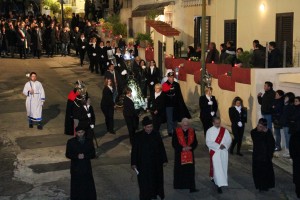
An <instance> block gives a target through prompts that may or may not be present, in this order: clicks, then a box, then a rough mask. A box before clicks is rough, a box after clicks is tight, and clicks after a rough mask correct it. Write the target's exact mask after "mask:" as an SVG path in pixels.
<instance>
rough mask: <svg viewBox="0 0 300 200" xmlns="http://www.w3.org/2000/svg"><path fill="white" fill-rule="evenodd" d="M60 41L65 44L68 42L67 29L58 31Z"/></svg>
mask: <svg viewBox="0 0 300 200" xmlns="http://www.w3.org/2000/svg"><path fill="white" fill-rule="evenodd" d="M60 41H61V42H62V43H65V44H66V43H70V33H69V32H68V31H66V32H64V31H62V32H61V33H60Z"/></svg>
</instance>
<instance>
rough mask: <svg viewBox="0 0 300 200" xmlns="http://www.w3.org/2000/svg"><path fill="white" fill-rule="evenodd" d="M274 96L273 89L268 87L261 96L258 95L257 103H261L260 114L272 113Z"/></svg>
mask: <svg viewBox="0 0 300 200" xmlns="http://www.w3.org/2000/svg"><path fill="white" fill-rule="evenodd" d="M274 98H275V91H274V90H273V89H270V90H269V91H266V92H265V93H264V94H263V95H262V96H258V97H257V99H258V103H259V104H260V105H261V114H263V115H270V114H272V104H273V101H274Z"/></svg>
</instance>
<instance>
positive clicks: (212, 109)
mask: <svg viewBox="0 0 300 200" xmlns="http://www.w3.org/2000/svg"><path fill="white" fill-rule="evenodd" d="M199 106H200V119H201V122H202V125H203V129H204V136H206V132H207V130H208V129H209V128H210V127H212V119H213V117H215V116H217V111H218V103H217V101H216V98H215V96H213V95H212V88H211V87H207V88H205V95H203V96H200V98H199Z"/></svg>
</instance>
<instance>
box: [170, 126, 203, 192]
mask: <svg viewBox="0 0 300 200" xmlns="http://www.w3.org/2000/svg"><path fill="white" fill-rule="evenodd" d="M183 133H184V137H185V140H186V143H187V137H188V131H183ZM194 134H195V131H194ZM172 145H173V148H174V149H175V160H174V182H173V187H174V189H195V188H196V184H195V159H194V150H195V148H196V147H197V146H198V141H197V138H196V134H195V139H194V142H193V143H192V144H191V145H190V146H191V147H192V149H191V151H192V153H193V163H191V164H184V165H181V152H182V148H183V147H182V146H181V145H180V144H179V142H178V137H177V134H173V138H172Z"/></svg>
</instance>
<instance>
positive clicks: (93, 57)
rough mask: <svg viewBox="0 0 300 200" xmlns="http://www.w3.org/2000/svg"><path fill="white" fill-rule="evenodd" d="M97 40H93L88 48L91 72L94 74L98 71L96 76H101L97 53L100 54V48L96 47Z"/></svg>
mask: <svg viewBox="0 0 300 200" xmlns="http://www.w3.org/2000/svg"><path fill="white" fill-rule="evenodd" d="M96 42H97V40H96V38H94V37H93V38H91V43H90V45H89V48H88V55H89V58H90V67H89V68H90V70H91V73H93V72H94V70H95V71H96V74H99V67H98V61H97V52H98V48H97V45H96Z"/></svg>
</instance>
